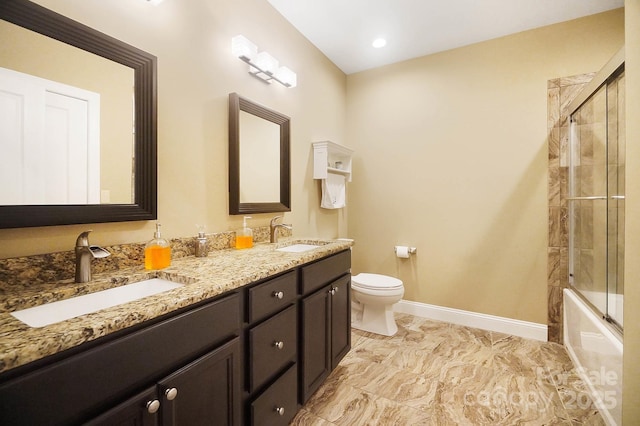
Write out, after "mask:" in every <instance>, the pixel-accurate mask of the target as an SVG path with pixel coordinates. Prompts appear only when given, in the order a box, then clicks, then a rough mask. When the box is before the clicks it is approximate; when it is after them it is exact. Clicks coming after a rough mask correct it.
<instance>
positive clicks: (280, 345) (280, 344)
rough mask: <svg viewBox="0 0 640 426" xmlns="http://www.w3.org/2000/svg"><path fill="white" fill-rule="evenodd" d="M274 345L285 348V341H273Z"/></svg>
mask: <svg viewBox="0 0 640 426" xmlns="http://www.w3.org/2000/svg"><path fill="white" fill-rule="evenodd" d="M273 346H275V347H276V348H278V349H282V348H284V342H282V341H280V342H273Z"/></svg>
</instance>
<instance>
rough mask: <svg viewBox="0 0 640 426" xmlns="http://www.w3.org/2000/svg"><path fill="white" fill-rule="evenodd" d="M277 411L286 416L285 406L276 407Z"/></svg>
mask: <svg viewBox="0 0 640 426" xmlns="http://www.w3.org/2000/svg"><path fill="white" fill-rule="evenodd" d="M276 413H278V414H280V415H281V416H284V407H276Z"/></svg>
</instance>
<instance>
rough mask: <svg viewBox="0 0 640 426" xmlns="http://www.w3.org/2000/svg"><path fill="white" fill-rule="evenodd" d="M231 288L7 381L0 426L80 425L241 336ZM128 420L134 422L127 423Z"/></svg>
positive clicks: (1, 386)
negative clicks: (210, 299)
mask: <svg viewBox="0 0 640 426" xmlns="http://www.w3.org/2000/svg"><path fill="white" fill-rule="evenodd" d="M240 313H241V305H240V296H239V294H238V293H236V292H233V293H230V294H228V295H225V296H223V297H221V298H218V299H216V300H214V301H211V302H208V303H204V304H201V305H200V306H197V307H194V308H193V309H190V310H188V311H186V312H182V313H180V314H177V315H174V316H171V317H169V318H167V319H164V320H162V321H159V322H156V323H154V324H153V325H150V326H147V327H144V328H141V329H138V330H136V331H132V332H130V333H127V334H125V335H123V336H121V337H118V338H115V339H108V340H107V341H106V342H105V343H102V344H98V342H96V343H95V344H93V345H92V347H91V348H90V349H87V350H84V351H80V352H78V353H75V354H74V355H71V356H68V357H66V358H64V359H62V360H59V361H56V362H52V363H50V364H48V365H45V366H43V367H40V368H36V369H34V370H32V371H29V372H28V373H25V374H23V375H20V376H18V377H14V378H11V379H8V380H4V381H3V380H0V424H2V425H12V426H16V425H29V426H31V425H40V424H80V423H83V422H86V421H88V420H90V419H92V418H94V417H96V416H98V415H100V414H102V413H104V412H105V411H108V410H110V409H111V408H113V407H115V406H117V405H118V404H120V403H122V402H123V401H126V400H128V399H129V398H130V397H131V396H132V395H133V394H134V393H135V392H138V391H140V390H142V389H146V388H148V387H150V386H153V385H154V384H155V383H156V382H157V380H159V379H161V378H162V377H164V376H166V375H167V374H168V373H170V372H171V371H176V370H177V369H179V368H181V367H183V366H184V365H186V364H188V363H190V362H192V361H193V360H195V359H197V358H199V357H200V356H203V355H204V354H206V353H208V352H210V351H211V350H213V349H215V348H216V347H218V346H221V345H222V344H224V343H225V342H227V341H230V340H231V339H233V337H235V336H239V335H240V333H241V315H240ZM134 424H135V423H134Z"/></svg>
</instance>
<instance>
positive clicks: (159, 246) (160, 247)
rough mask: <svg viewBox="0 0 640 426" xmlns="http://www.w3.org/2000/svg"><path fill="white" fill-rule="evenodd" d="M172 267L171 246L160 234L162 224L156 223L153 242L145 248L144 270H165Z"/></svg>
mask: <svg viewBox="0 0 640 426" xmlns="http://www.w3.org/2000/svg"><path fill="white" fill-rule="evenodd" d="M169 265H171V246H170V245H169V243H168V242H167V240H165V239H164V238H162V235H161V234H160V224H159V223H156V232H155V233H154V234H153V240H151V241H149V242H148V243H147V245H146V246H145V248H144V268H145V269H163V268H166V267H168V266H169Z"/></svg>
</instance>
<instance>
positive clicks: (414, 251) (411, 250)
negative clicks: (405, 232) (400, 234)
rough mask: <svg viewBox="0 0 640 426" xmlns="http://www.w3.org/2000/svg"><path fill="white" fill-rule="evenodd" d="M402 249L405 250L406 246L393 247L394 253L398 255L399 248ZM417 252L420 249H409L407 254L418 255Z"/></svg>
mask: <svg viewBox="0 0 640 426" xmlns="http://www.w3.org/2000/svg"><path fill="white" fill-rule="evenodd" d="M400 247H402V248H405V246H394V247H393V252H394V253H396V254H397V253H398V248H400ZM417 251H418V249H417V248H415V247H407V252H408V253H409V254H416V252H417Z"/></svg>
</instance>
